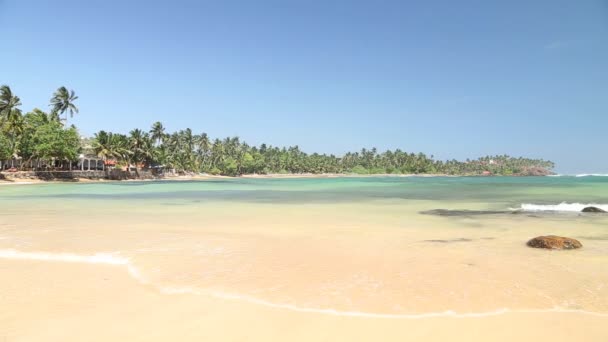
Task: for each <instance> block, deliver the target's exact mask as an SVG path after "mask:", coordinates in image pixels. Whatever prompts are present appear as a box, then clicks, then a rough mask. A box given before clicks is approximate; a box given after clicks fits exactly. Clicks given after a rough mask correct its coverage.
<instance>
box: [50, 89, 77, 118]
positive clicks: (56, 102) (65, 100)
mask: <svg viewBox="0 0 608 342" xmlns="http://www.w3.org/2000/svg"><path fill="white" fill-rule="evenodd" d="M77 99H78V96H76V94H75V93H74V91H73V90H68V89H67V88H66V87H60V88H59V89H57V91H55V93H53V97H52V98H51V104H50V106H51V107H52V108H53V109H52V111H51V113H54V114H55V115H60V114H65V120H66V121H67V120H68V115H67V113H68V112H69V113H70V117H73V116H74V113H76V114H78V107H76V105H74V101H76V100H77Z"/></svg>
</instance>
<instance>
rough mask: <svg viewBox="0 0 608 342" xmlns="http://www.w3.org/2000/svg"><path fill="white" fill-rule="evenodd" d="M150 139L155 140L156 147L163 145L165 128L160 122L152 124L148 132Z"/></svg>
mask: <svg viewBox="0 0 608 342" xmlns="http://www.w3.org/2000/svg"><path fill="white" fill-rule="evenodd" d="M150 137H151V138H152V140H156V142H157V146H160V145H161V144H162V143H163V139H164V138H165V127H164V126H163V124H162V123H161V122H160V121H157V122H155V123H154V124H152V129H151V130H150Z"/></svg>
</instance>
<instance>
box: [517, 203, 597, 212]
mask: <svg viewBox="0 0 608 342" xmlns="http://www.w3.org/2000/svg"><path fill="white" fill-rule="evenodd" d="M586 207H596V208H600V209H603V210H606V211H608V204H597V203H566V202H562V203H559V204H533V203H524V204H522V205H521V210H524V211H564V212H581V210H583V209H584V208H586Z"/></svg>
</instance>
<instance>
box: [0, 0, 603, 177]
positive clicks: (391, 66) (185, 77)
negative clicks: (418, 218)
mask: <svg viewBox="0 0 608 342" xmlns="http://www.w3.org/2000/svg"><path fill="white" fill-rule="evenodd" d="M0 37H2V38H1V40H0V84H7V85H9V86H10V87H11V88H12V90H13V92H14V93H15V94H16V95H18V96H19V97H20V98H21V100H22V103H23V106H22V110H24V111H29V110H31V109H33V108H36V107H38V108H41V109H44V110H46V109H48V108H49V107H48V103H49V99H50V97H51V95H52V93H53V91H54V90H56V89H57V88H58V87H60V86H66V87H68V88H69V89H74V90H75V91H76V94H77V95H78V96H79V99H78V100H77V106H78V107H79V108H80V113H79V114H78V115H76V116H75V117H74V118H73V119H70V120H69V122H70V123H73V124H75V125H76V126H77V127H78V128H79V130H80V131H81V133H82V134H83V135H87V136H92V135H93V134H94V133H95V132H97V131H99V130H107V131H115V132H123V133H126V132H128V131H129V130H131V129H133V128H145V129H148V128H149V127H150V126H151V125H152V123H153V122H155V121H161V122H163V123H164V125H165V126H166V127H167V129H168V130H170V131H173V130H178V129H182V128H186V127H190V128H192V130H193V131H194V132H195V133H202V132H206V133H208V134H209V135H210V136H211V137H212V138H215V137H220V138H223V137H226V136H235V135H236V136H239V137H240V138H241V139H242V140H245V141H247V142H248V143H250V144H256V145H257V144H260V143H263V142H264V143H267V144H272V145H279V146H283V145H287V146H289V145H299V146H300V148H301V149H302V150H304V151H306V152H320V153H334V154H338V155H339V154H342V153H344V152H346V151H354V150H360V149H361V148H363V147H367V148H370V147H376V148H378V149H379V150H385V149H395V148H401V149H402V150H405V151H408V152H424V153H426V154H428V155H434V156H435V157H436V158H438V159H452V158H456V159H465V158H476V157H479V156H482V155H488V154H492V155H494V154H505V153H506V154H509V155H513V156H528V157H534V158H544V159H549V160H552V161H554V162H556V164H557V168H556V170H557V171H558V172H560V173H608V1H606V0H597V1H592V0H589V1H587V0H580V1H571V0H537V1H518V0H516V1H500V2H497V1H466V0H464V1H434V0H430V1H417V2H414V1H405V0H402V1H382V0H376V1H371V0H370V1H356V0H349V1H332V0H322V1H315V0H308V1H289V0H282V1H279V0H277V1H262V0H258V1H230V0H225V1H180V0H173V1H152V0H147V1H137V0H133V1H126V0H124V1H113V0H105V1H95V0H93V1H75V0H64V1H60V2H57V1H29V0H0Z"/></svg>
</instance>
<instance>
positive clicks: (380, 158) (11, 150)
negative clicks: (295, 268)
mask: <svg viewBox="0 0 608 342" xmlns="http://www.w3.org/2000/svg"><path fill="white" fill-rule="evenodd" d="M76 99H78V97H77V96H76V95H75V94H74V91H68V90H67V89H66V88H65V87H61V88H59V89H58V90H57V92H55V94H53V97H52V99H51V104H50V106H51V108H52V111H51V112H50V113H48V114H47V113H45V112H43V111H41V110H39V109H35V110H33V111H32V112H30V113H27V114H25V115H22V114H21V111H20V110H19V106H20V105H21V102H20V100H19V98H18V97H16V96H14V95H13V94H12V92H11V91H10V88H9V87H7V86H3V87H2V88H1V89H0V120H1V121H0V122H1V124H2V126H1V128H2V137H1V138H0V159H4V160H6V159H8V158H9V157H10V156H13V155H15V156H19V157H21V158H22V159H24V160H30V161H31V160H33V159H38V160H40V159H42V160H51V159H52V160H66V161H76V160H77V158H78V154H79V153H81V152H85V153H86V152H89V153H93V154H95V155H97V156H98V157H100V158H102V159H104V160H114V161H116V162H117V163H118V166H127V165H134V166H135V167H136V168H135V169H136V172H137V171H138V169H139V168H150V167H154V168H160V169H164V170H167V169H172V170H176V171H177V172H197V173H198V172H204V173H210V174H214V175H229V176H237V175H241V174H254V173H256V174H268V173H314V174H319V173H357V174H385V173H386V174H450V175H456V174H458V175H461V174H472V175H474V174H482V173H492V174H499V175H511V174H530V173H531V172H530V170H543V171H544V170H550V169H552V168H553V166H554V165H553V163H552V162H549V161H545V160H538V159H528V158H512V157H509V156H506V155H503V156H488V157H483V158H479V159H477V160H473V161H471V160H467V161H464V162H461V161H456V160H449V161H440V160H435V159H434V158H433V156H430V157H429V156H426V155H425V154H423V153H418V154H414V153H407V152H404V151H401V150H395V151H385V152H382V153H379V152H378V151H377V150H376V149H375V148H372V149H362V150H361V151H360V152H352V153H351V152H349V153H346V154H345V155H343V156H341V157H340V156H335V155H327V154H318V153H313V154H308V153H305V152H303V151H301V150H300V149H299V147H298V146H292V147H288V148H286V147H282V148H280V147H276V146H270V145H266V144H262V145H260V146H250V145H248V144H247V143H245V142H242V141H240V140H239V138H238V137H232V138H231V137H228V138H225V139H223V140H220V139H214V140H211V139H210V138H209V137H208V136H207V134H206V133H201V134H194V133H193V132H192V130H191V129H189V128H188V129H185V130H180V131H178V132H173V133H168V132H166V130H165V128H164V126H163V125H162V123H160V122H156V123H154V124H153V125H152V127H151V129H150V130H149V131H143V130H141V129H134V130H132V131H131V132H129V134H128V135H125V134H120V133H112V132H105V131H100V132H98V133H96V134H95V137H94V138H93V139H92V140H88V139H79V137H78V133H77V131H76V128H75V127H73V126H72V127H66V121H67V114H68V113H69V114H70V116H71V115H73V113H78V108H77V107H76V106H75V104H74V101H75V100H76ZM64 114H65V117H64V118H61V116H62V115H64ZM30 165H31V163H30Z"/></svg>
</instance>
